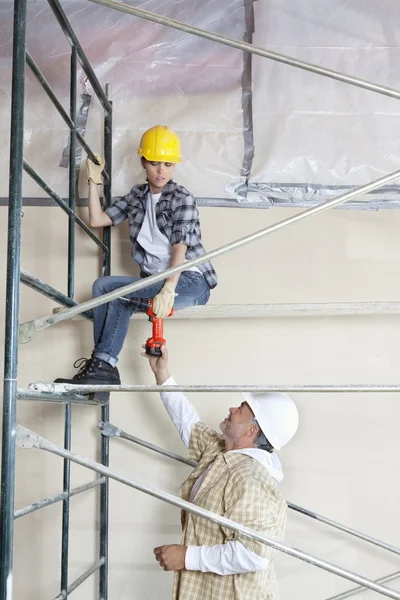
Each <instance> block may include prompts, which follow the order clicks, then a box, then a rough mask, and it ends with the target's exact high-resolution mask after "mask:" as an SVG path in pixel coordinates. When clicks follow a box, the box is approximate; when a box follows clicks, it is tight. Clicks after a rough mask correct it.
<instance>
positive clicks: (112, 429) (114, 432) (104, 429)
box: [97, 421, 400, 554]
mask: <svg viewBox="0 0 400 600" xmlns="http://www.w3.org/2000/svg"><path fill="white" fill-rule="evenodd" d="M97 427H98V428H99V429H100V431H101V433H102V434H103V435H104V436H106V437H119V438H122V439H123V440H127V441H129V442H132V443H133V444H138V445H139V446H142V447H143V448H147V449H148V450H152V451H153V452H157V454H162V455H163V456H167V457H168V458H172V459H173V460H176V461H178V462H181V463H184V464H186V465H188V466H190V467H196V466H197V465H198V463H197V462H196V461H195V460H191V459H190V458H185V457H184V456H180V455H179V454H175V453H174V452H169V451H168V450H164V448H160V446H156V445H155V444H151V443H150V442H146V441H145V440H142V439H140V438H138V437H135V436H134V435H131V434H130V433H127V432H126V431H123V430H122V429H120V428H119V427H116V426H115V425H113V424H112V423H104V422H103V421H100V423H98V425H97ZM287 505H288V508H290V509H291V510H294V511H295V512H298V513H300V514H302V515H305V516H306V517H311V518H312V519H315V520H316V521H320V522H321V523H325V525H329V526H330V527H334V528H335V529H339V530H340V531H344V532H345V533H348V534H350V535H352V536H354V537H357V538H359V539H361V540H364V541H365V542H368V543H370V544H373V545H375V546H379V548H383V549H384V550H388V551H389V552H393V553H394V554H400V548H397V547H396V546H392V544H387V543H386V542H382V541H381V540H378V539H376V538H373V537H371V536H370V535H367V534H366V533H363V532H362V531H357V530H356V529H353V528H351V527H348V526H347V525H343V524H342V523H338V522H337V521H333V520H332V519H329V518H328V517H324V516H323V515H319V514H318V513H316V512H314V511H311V510H308V509H307V508H304V507H302V506H298V505H297V504H293V503H292V502H287Z"/></svg>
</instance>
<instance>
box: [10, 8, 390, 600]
mask: <svg viewBox="0 0 400 600" xmlns="http://www.w3.org/2000/svg"><path fill="white" fill-rule="evenodd" d="M91 1H92V2H95V3H97V4H101V5H103V6H105V7H108V8H112V9H116V10H120V11H123V12H126V13H129V14H131V15H133V16H136V17H140V18H142V19H147V20H149V21H153V22H155V23H159V24H162V25H165V26H167V27H172V28H175V29H178V30H181V31H184V32H187V33H189V34H192V35H196V36H199V37H202V38H205V39H208V40H210V41H213V42H217V43H221V44H225V45H228V46H230V47H232V48H236V49H238V50H241V51H243V52H250V53H252V54H256V55H258V56H261V57H264V58H268V59H271V60H275V61H278V62H281V63H284V64H287V65H290V66H293V67H296V68H300V69H305V70H307V71H310V72H312V73H315V74H319V75H321V76H325V77H329V78H332V79H335V80H337V81H340V82H343V83H347V84H350V85H355V86H357V87H361V88H363V89H366V90H369V91H373V92H375V93H379V94H383V95H386V96H389V97H392V98H396V99H400V91H399V90H395V89H392V88H389V87H386V86H383V85H380V84H376V83H372V82H368V81H365V80H362V79H360V78H357V77H353V76H350V75H346V74H343V73H339V72H336V71H333V70H330V69H326V68H324V67H321V66H319V65H314V64H311V63H306V62H303V61H299V60H297V59H296V58H293V57H290V56H285V55H282V54H278V53H275V52H272V51H270V50H266V49H263V48H257V47H255V46H253V45H252V44H249V43H247V42H243V41H240V40H235V39H232V38H229V37H226V36H221V35H218V34H215V33H212V32H209V31H205V30H202V29H200V28H198V27H194V26H190V25H187V24H185V23H181V22H179V21H175V20H173V19H169V18H166V17H163V16H161V15H156V14H153V13H150V12H148V11H144V10H142V9H138V8H134V7H132V6H129V5H127V4H121V3H119V2H116V1H115V0H91ZM48 3H49V5H50V7H51V9H52V11H53V13H54V15H55V16H56V18H57V20H58V22H59V25H60V27H61V29H62V31H63V33H64V35H65V36H66V38H67V40H68V42H69V43H70V45H71V87H70V111H69V114H68V113H67V112H66V111H65V110H64V108H63V107H62V105H61V103H60V102H59V100H58V99H57V97H56V95H55V93H54V91H53V90H52V88H51V86H50V84H49V83H48V82H47V80H46V79H45V77H44V75H43V74H42V73H41V71H40V69H39V67H38V66H37V64H36V63H35V61H34V59H33V57H32V56H31V55H30V54H29V53H28V52H27V50H26V11H27V0H15V2H14V36H13V80H12V114H11V144H10V196H9V216H8V254H7V258H8V263H7V292H6V335H5V366H4V404H3V442H2V467H1V468H2V470H1V478H2V479H1V497H0V499H1V506H0V539H1V540H2V543H1V545H0V600H12V558H13V522H14V520H15V519H17V518H20V517H22V516H25V515H27V514H30V513H31V512H34V511H37V510H39V509H41V508H43V507H45V506H49V505H50V504H54V503H56V502H62V503H63V516H62V551H61V556H62V568H61V590H60V593H59V595H58V596H57V599H60V600H61V599H64V598H66V597H67V596H68V595H69V594H70V593H71V592H72V591H73V590H74V589H76V588H77V587H78V585H80V584H81V583H82V582H83V581H85V580H86V579H87V578H88V577H89V576H90V575H91V574H93V573H95V572H97V571H99V574H100V585H99V599H100V600H107V597H108V478H113V479H115V480H117V481H120V482H122V483H125V484H127V485H129V486H131V487H134V488H136V489H138V490H141V491H143V492H145V493H148V494H150V495H152V496H154V497H157V498H160V499H161V500H164V501H166V502H169V503H170V504H173V505H175V506H179V507H181V508H184V509H185V510H187V511H189V512H193V513H195V514H198V515H200V516H201V517H203V518H208V519H210V520H212V521H213V522H215V523H220V524H223V525H225V526H227V527H230V528H231V529H233V530H235V531H238V532H240V533H242V534H243V535H246V536H248V537H252V538H254V539H257V540H259V541H261V542H262V543H265V544H267V545H270V546H272V547H274V548H275V549H277V550H280V551H282V552H285V553H287V554H289V555H291V556H294V557H296V558H299V559H301V560H305V561H306V562H309V563H311V564H313V565H315V566H318V567H320V568H323V569H326V570H328V571H330V572H332V573H335V574H337V575H339V576H341V577H344V578H347V579H349V580H350V581H354V582H356V583H358V584H360V587H358V588H354V589H353V590H349V591H348V592H345V593H344V594H341V595H338V596H335V597H334V598H331V599H329V600H339V599H342V598H347V597H349V596H351V595H354V594H356V593H358V592H359V591H362V590H363V589H364V588H369V589H371V590H374V591H376V592H379V593H381V594H382V595H384V596H387V597H390V598H395V599H397V600H400V593H399V592H396V591H395V590H392V589H389V588H387V587H386V586H383V585H382V583H385V582H387V581H391V580H393V579H395V578H397V577H398V576H399V573H394V574H391V575H388V576H386V577H383V578H381V579H380V580H377V581H372V580H370V579H367V578H365V577H362V576H360V575H357V574H355V573H352V572H350V571H347V570H346V569H343V568H341V567H338V566H336V565H332V564H330V563H327V562H326V561H323V560H321V559H318V558H316V557H313V556H311V555H308V554H306V553H304V552H302V551H300V550H297V549H295V548H291V547H290V546H286V545H284V544H282V543H280V542H276V541H274V540H270V539H268V538H266V537H265V536H262V535H260V534H258V533H256V532H252V531H251V530H249V529H247V528H246V527H244V526H243V525H241V524H238V523H233V522H230V521H228V520H227V519H224V518H223V517H220V516H218V515H214V514H212V513H209V512H208V511H205V510H204V509H200V508H199V507H196V506H194V505H193V504H191V503H188V502H184V501H183V500H181V499H179V498H177V497H175V496H172V495H170V494H167V493H166V492H163V491H162V490H157V489H156V488H150V487H148V486H143V485H141V484H140V483H138V482H136V481H132V480H129V479H127V478H125V477H123V476H121V475H119V474H118V473H115V472H113V471H111V470H110V469H109V468H108V464H109V437H110V435H111V434H109V435H102V436H101V456H100V460H101V462H100V463H96V462H94V461H91V460H89V459H85V458H82V457H79V456H77V455H75V454H73V453H72V452H71V408H72V404H74V403H80V404H82V403H84V404H88V405H93V404H95V405H98V406H100V407H101V420H102V421H101V423H102V428H103V433H105V432H106V429H107V427H109V428H110V427H111V428H112V427H113V426H112V425H111V424H110V423H109V393H110V392H111V391H146V392H150V391H157V390H159V389H160V387H159V386H102V387H101V388H99V387H96V386H73V389H71V386H68V385H64V384H41V383H38V384H34V385H33V389H28V390H24V389H19V388H17V373H18V370H17V359H18V324H19V291H20V290H19V284H20V282H22V283H24V284H25V285H28V286H29V287H31V288H32V289H34V290H36V291H38V292H39V293H42V294H44V295H45V296H47V297H49V298H51V299H53V300H55V301H56V302H59V303H60V304H62V305H64V306H66V307H67V308H66V310H62V311H60V312H58V313H56V314H53V315H50V316H47V317H44V318H40V319H36V320H35V321H31V322H28V323H23V324H21V325H20V326H19V341H20V342H22V343H23V342H28V341H30V340H31V339H33V337H35V336H36V334H37V333H38V332H40V331H42V330H43V329H45V328H47V327H49V326H52V325H55V324H56V323H58V322H60V321H63V320H66V319H70V318H72V317H73V316H75V315H78V314H82V316H84V317H86V318H88V319H90V318H92V315H91V312H90V309H91V308H94V307H95V306H99V305H101V304H104V303H106V302H109V301H111V300H113V299H115V298H118V297H120V296H123V295H125V294H126V293H129V292H132V291H134V290H139V289H142V288H144V287H147V286H148V285H149V284H151V283H155V282H158V281H161V280H163V279H164V278H165V277H168V276H170V275H174V274H177V273H180V272H181V271H182V270H184V269H187V268H188V267H190V266H196V265H199V264H201V263H203V262H205V261H207V260H210V259H212V258H216V257H218V256H220V255H222V254H224V253H226V252H229V251H231V250H234V249H236V248H239V247H241V246H243V245H245V244H248V243H250V242H253V241H255V240H257V239H260V238H261V237H263V236H265V235H268V234H270V233H273V232H275V231H278V230H280V229H281V228H283V227H286V226H288V225H291V224H294V223H296V222H298V221H300V220H302V219H304V218H308V217H311V216H314V215H316V214H319V213H320V212H323V211H325V210H328V209H330V208H334V207H336V206H339V205H340V204H343V203H345V202H348V201H349V200H352V199H353V198H356V197H358V196H361V195H363V194H366V193H368V192H370V191H373V190H375V189H377V188H379V187H382V186H384V185H385V184H387V183H390V182H392V181H394V180H395V179H397V178H400V170H398V171H395V172H394V173H391V174H389V175H386V176H385V177H381V178H380V179H377V180H375V181H372V182H370V183H368V184H366V185H364V186H361V187H359V188H356V189H353V190H351V191H349V192H348V193H346V194H343V195H341V196H338V197H337V198H334V199H333V200H330V201H328V202H325V203H324V204H320V205H318V206H316V207H312V208H311V209H309V210H306V211H304V212H302V213H300V214H299V215H295V216H293V217H290V218H288V219H285V220H283V221H281V222H279V223H276V224H274V225H272V226H269V227H267V228H264V229H261V230H260V231H257V232H255V233H253V234H251V235H248V236H246V237H244V238H241V239H239V240H236V241H233V242H231V243H229V244H227V245H225V246H222V247H221V248H217V249H215V250H213V251H211V252H209V253H207V254H206V255H204V256H203V257H200V258H197V259H194V260H191V261H189V262H187V263H185V265H180V266H177V267H174V268H171V269H168V270H166V271H164V272H163V273H160V274H157V275H154V276H151V277H150V278H147V279H146V281H139V282H137V283H135V284H131V285H129V286H125V287H124V288H121V289H119V290H116V291H115V292H111V293H109V294H106V295H104V296H101V297H99V298H96V299H93V300H90V301H88V302H84V303H82V304H80V305H78V304H77V303H76V302H75V301H74V299H73V296H74V263H75V236H74V233H75V230H74V228H75V225H78V226H79V227H81V228H82V230H83V231H85V233H87V235H89V236H90V237H91V239H92V240H93V241H94V242H95V243H96V244H97V245H98V246H99V248H100V249H101V251H102V256H103V264H102V273H103V275H108V274H109V273H110V230H109V228H106V229H105V230H104V236H103V241H101V240H99V239H98V238H97V236H96V235H95V234H94V233H93V232H92V231H91V229H90V228H89V227H88V226H87V225H86V224H85V223H84V222H83V221H82V220H81V219H79V217H77V215H76V213H75V204H76V182H77V165H76V161H75V156H76V146H77V144H81V146H82V147H83V148H84V150H85V151H86V152H87V154H88V155H89V156H90V157H91V158H92V160H94V161H95V162H97V161H96V158H95V156H94V154H93V152H92V150H91V149H90V147H89V146H88V145H87V143H86V142H85V140H84V139H83V137H82V136H81V135H80V134H79V132H78V130H77V127H76V94H77V90H76V81H77V63H78V61H79V63H80V64H81V66H82V68H83V70H84V71H85V73H86V75H87V77H88V79H89V81H90V83H91V85H92V87H93V90H94V91H95V93H96V95H97V97H98V98H99V101H100V102H101V104H102V106H103V108H104V111H105V117H104V156H105V165H106V167H105V172H106V176H105V185H104V202H105V205H106V206H107V205H109V203H110V201H111V174H112V156H111V153H112V145H111V139H112V104H111V101H110V93H109V91H110V90H108V92H107V90H106V93H105V92H104V91H103V89H102V87H101V85H100V83H99V81H98V79H97V78H96V76H95V74H94V72H93V69H92V68H91V66H90V64H89V62H88V60H87V58H86V56H85V54H84V52H83V49H82V47H81V45H80V43H79V41H78V39H77V37H76V35H75V33H74V31H73V29H72V27H71V25H70V23H69V21H68V19H67V17H66V15H65V13H64V11H63V9H62V7H61V5H60V3H59V0H48ZM25 63H26V64H27V65H28V67H29V68H30V69H31V71H32V72H33V74H34V76H35V77H36V79H37V80H38V82H39V83H40V84H41V86H42V88H43V89H44V91H45V92H46V94H47V95H48V97H49V98H50V100H51V101H52V103H53V105H54V106H55V108H56V109H57V110H58V112H59V113H60V115H61V117H62V118H63V119H64V122H65V123H66V125H67V126H68V128H69V129H70V148H69V198H68V203H66V202H65V201H64V200H63V199H62V198H60V197H59V196H58V195H57V193H56V192H55V191H54V190H52V189H51V188H50V186H49V185H48V184H47V183H46V182H45V181H44V180H43V179H42V178H41V177H40V175H39V174H38V173H36V171H35V170H34V169H33V168H32V167H31V166H30V165H29V164H28V163H27V162H26V161H24V159H23V134H24V121H23V117H24V97H25ZM23 170H25V171H26V172H27V173H28V174H29V175H30V176H31V177H32V178H33V179H34V180H35V181H36V183H38V184H39V185H40V186H41V187H42V189H43V190H44V191H45V192H46V193H47V194H48V195H49V196H50V197H51V198H52V199H53V200H54V201H55V202H56V203H57V204H58V205H59V206H60V207H61V208H62V209H63V210H64V211H65V212H66V213H67V214H68V282H67V288H68V291H67V295H64V294H63V293H61V292H59V291H58V290H56V289H54V288H52V287H51V286H50V285H49V284H47V283H44V282H42V281H40V280H39V279H37V278H36V277H34V276H33V275H31V274H29V273H27V272H26V271H23V270H22V269H21V268H20V248H21V216H22V215H21V207H22V173H23ZM163 389H164V391H165V390H166V389H167V388H165V387H163ZM168 389H169V388H168ZM172 389H173V390H175V391H177V390H187V391H203V392H211V391H213V392H214V391H223V392H227V391H240V390H242V389H246V390H249V389H252V390H258V391H261V390H278V389H279V390H286V391H298V392H308V393H310V392H344V391H348V392H377V391H382V392H396V393H397V392H398V391H399V390H400V386H396V385H395V386H385V385H372V386H371V385H364V386H352V385H345V386H338V385H336V386H335V385H331V386H314V385H309V386H304V385H303V386H287V385H286V386H174V387H173V388H172ZM82 394H85V395H82ZM88 394H89V395H88ZM17 399H25V400H31V401H49V402H58V403H61V404H65V428H64V448H59V447H58V446H55V445H54V444H52V443H51V442H48V441H47V440H45V439H44V438H42V437H40V436H38V435H37V434H35V433H33V432H30V431H29V430H26V429H25V428H22V427H20V426H18V427H16V404H17ZM119 431H120V430H119ZM122 434H124V435H122ZM115 435H120V437H125V438H126V439H129V440H130V441H134V442H135V443H139V444H141V445H144V446H146V447H148V448H151V449H152V450H155V451H157V452H160V453H162V454H164V455H167V456H170V457H171V458H174V459H175V460H179V461H180V462H185V463H186V464H189V463H190V464H191V461H187V460H186V459H183V458H182V457H179V456H178V455H173V454H172V453H168V452H167V451H165V450H162V449H160V448H157V447H155V446H153V445H152V444H149V443H148V442H144V441H143V440H139V438H133V436H129V434H125V432H120V434H115ZM17 438H18V445H20V446H22V447H37V448H41V449H44V450H46V451H49V452H52V453H54V454H57V455H59V456H61V457H62V458H63V459H64V474H63V491H62V492H61V493H59V494H57V495H55V496H53V497H51V498H46V499H44V500H41V501H39V502H37V503H34V504H31V505H29V506H26V507H24V508H22V509H20V510H17V511H15V512H14V484H15V451H16V441H17ZM70 461H73V462H75V463H78V464H81V465H83V466H86V467H88V468H89V469H92V470H94V471H96V472H98V473H100V474H101V477H98V478H97V479H96V480H95V481H94V482H91V483H88V484H85V485H83V486H80V487H78V488H75V489H71V486H70ZM96 487H99V488H100V555H99V559H98V560H97V562H95V563H94V564H93V565H92V566H91V567H90V568H89V569H88V570H87V571H86V572H85V573H83V574H82V575H81V576H80V577H79V578H78V579H77V580H76V581H74V582H73V583H71V584H69V583H68V541H69V539H68V531H69V501H70V498H71V497H73V496H75V495H77V494H80V493H83V492H85V491H87V490H89V489H93V488H96ZM289 507H290V508H291V509H293V510H295V511H297V512H300V513H302V514H305V515H307V516H309V517H312V518H314V519H316V520H319V521H322V522H324V523H326V524H327V525H330V526H332V527H335V528H337V529H340V530H342V531H345V532H347V533H349V534H351V535H354V536H356V537H359V538H361V539H363V540H365V541H367V542H370V543H372V544H374V545H377V546H379V547H381V548H383V549H386V550H389V551H391V552H394V553H396V554H399V552H400V550H399V549H398V548H396V547H394V546H391V545H389V544H386V543H385V542H381V541H379V540H376V539H375V538H371V537H370V536H368V535H366V534H364V533H361V532H357V531H356V530H353V529H351V528H349V527H347V526H345V525H342V524H340V523H337V522H335V521H333V520H331V519H328V518H326V517H323V516H322V515H318V514H317V513H313V512H312V511H309V510H308V509H304V508H302V507H299V506H297V505H293V504H289Z"/></svg>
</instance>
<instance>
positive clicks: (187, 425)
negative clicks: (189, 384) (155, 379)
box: [160, 377, 200, 448]
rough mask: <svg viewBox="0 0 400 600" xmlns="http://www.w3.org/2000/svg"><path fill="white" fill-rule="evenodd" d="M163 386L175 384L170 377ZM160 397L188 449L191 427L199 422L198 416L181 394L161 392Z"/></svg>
mask: <svg viewBox="0 0 400 600" xmlns="http://www.w3.org/2000/svg"><path fill="white" fill-rule="evenodd" d="M163 385H176V382H175V380H174V378H173V377H170V378H169V379H167V381H164V383H163ZM160 396H161V400H162V403H163V404H164V406H165V408H166V409H167V412H168V414H169V416H170V419H171V421H172V422H173V424H174V425H175V427H176V429H177V430H178V433H179V435H180V437H181V440H182V442H183V443H184V444H185V446H186V448H189V443H190V436H191V433H192V430H193V427H194V426H195V425H196V423H197V422H198V421H200V417H199V415H198V414H197V412H196V410H195V408H194V407H193V406H192V405H191V404H190V402H189V400H188V399H187V398H186V396H185V394H183V393H182V392H161V393H160Z"/></svg>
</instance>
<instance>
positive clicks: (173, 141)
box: [138, 125, 182, 163]
mask: <svg viewBox="0 0 400 600" xmlns="http://www.w3.org/2000/svg"><path fill="white" fill-rule="evenodd" d="M138 154H139V156H143V157H144V158H146V159H147V160H149V161H157V162H171V163H180V162H182V154H181V142H180V140H179V137H178V136H177V134H176V133H175V132H174V131H172V130H171V129H169V127H167V126H166V125H156V126H155V127H152V128H151V129H148V130H147V131H145V132H144V134H143V135H142V139H141V140H140V146H139V148H138Z"/></svg>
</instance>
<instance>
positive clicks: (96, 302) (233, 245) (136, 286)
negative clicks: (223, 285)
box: [19, 170, 400, 343]
mask: <svg viewBox="0 0 400 600" xmlns="http://www.w3.org/2000/svg"><path fill="white" fill-rule="evenodd" d="M399 177H400V170H397V171H394V172H393V173H390V174H389V175H385V176H384V177H380V178H379V179H376V180H374V181H372V182H370V183H368V184H366V185H363V186H361V187H359V188H357V189H355V190H352V191H350V192H347V193H346V194H343V195H342V196H339V197H338V198H334V199H333V200H329V201H328V202H324V203H323V204H320V205H318V206H315V207H313V208H310V209H308V210H305V211H303V212H302V213H300V214H298V215H294V216H292V217H289V218H288V219H284V220H283V221H279V222H278V223H275V224H274V225H270V226H269V227H265V228H264V229H260V230H259V231H256V232H255V233H252V234H250V235H247V236H245V237H243V238H240V239H238V240H235V241H233V242H230V243H229V244H226V245H225V246H221V247H220V248H216V249H215V250H212V251H211V252H207V253H206V254H204V255H203V256H200V257H198V258H194V259H192V260H188V261H187V262H185V263H183V264H181V265H177V266H176V267H172V268H170V269H167V270H166V271H163V272H161V273H158V274H157V275H150V276H149V277H145V278H144V279H142V280H141V281H137V282H136V283H132V284H130V285H126V286H124V287H121V288H119V289H117V290H115V291H113V292H109V293H108V294H104V295H103V296H99V297H98V298H93V299H92V300H88V301H87V302H83V303H82V304H80V305H79V306H75V307H72V308H68V309H66V310H63V311H61V312H59V313H58V314H56V315H49V316H47V317H42V318H40V319H35V320H34V321H27V322H26V323H22V324H21V325H20V328H19V340H20V342H21V343H27V342H30V341H31V340H32V339H33V338H34V337H35V336H36V334H37V333H38V332H39V331H42V330H43V329H46V328H47V327H51V326H52V325H55V324H56V323H59V322H61V321H65V320H67V319H70V318H71V317H74V316H76V315H79V314H80V313H81V312H84V311H85V310H88V309H89V308H94V307H96V306H101V305H102V304H106V303H107V302H110V301H111V300H115V299H116V298H120V297H121V296H125V294H129V293H131V292H134V291H137V290H141V289H143V288H145V287H148V286H149V285H152V284H153V283H158V282H159V281H163V280H164V279H166V278H167V277H171V276H172V275H176V274H177V273H181V272H182V271H186V270H188V269H190V268H191V267H195V266H198V265H201V264H203V263H205V262H207V261H209V260H212V259H214V258H216V257H218V256H221V255H222V254H226V253H227V252H230V251H231V250H236V249H237V248H240V247H241V246H244V245H246V244H249V243H250V242H254V241H256V240H258V239H260V238H262V237H264V236H266V235H268V234H271V233H274V232H275V231H278V230H279V229H283V228H284V227H287V226H289V225H292V224H293V223H297V222H298V221H302V220H303V219H307V218H309V217H312V216H314V215H316V214H319V213H321V212H324V211H326V210H328V209H330V208H332V207H333V206H337V205H338V204H342V203H343V202H347V200H350V199H351V198H355V197H357V196H362V195H363V194H366V193H367V192H370V191H371V190H375V189H377V188H379V187H381V186H382V185H385V184H386V183H388V182H390V181H394V180H395V179H398V178H399Z"/></svg>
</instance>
